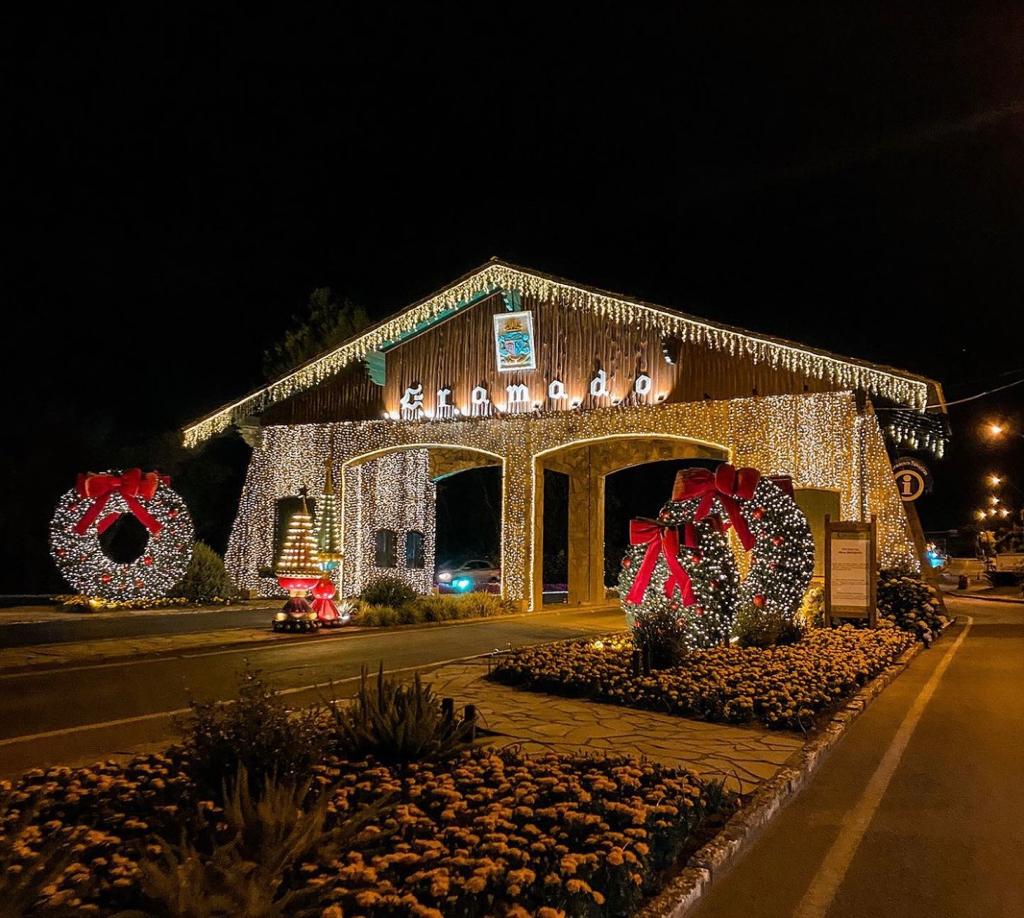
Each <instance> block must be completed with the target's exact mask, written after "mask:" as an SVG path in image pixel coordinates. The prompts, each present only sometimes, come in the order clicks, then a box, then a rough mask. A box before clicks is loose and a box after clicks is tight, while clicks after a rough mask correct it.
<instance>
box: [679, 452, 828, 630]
mask: <svg viewBox="0 0 1024 918" xmlns="http://www.w3.org/2000/svg"><path fill="white" fill-rule="evenodd" d="M672 500H673V503H674V504H678V509H679V514H680V517H681V518H682V519H689V518H692V519H693V520H695V521H699V520H703V519H705V518H707V517H709V516H712V515H714V516H718V517H719V518H720V519H721V520H722V522H723V524H724V525H725V526H726V528H728V527H730V526H731V527H732V528H733V529H734V530H735V532H736V536H737V538H738V539H739V541H740V544H741V545H742V546H743V549H744V551H749V552H750V569H749V571H748V572H747V576H746V577H744V578H743V580H742V582H741V583H740V589H739V595H738V597H737V604H736V607H737V609H739V608H742V607H744V606H747V605H752V606H753V607H754V608H755V609H760V610H763V611H764V612H771V613H775V614H777V615H779V616H781V618H782V620H783V621H786V622H791V621H792V620H793V616H794V615H795V614H796V612H797V610H798V609H799V608H800V602H801V601H802V599H803V596H804V593H805V592H806V590H807V585H808V584H809V583H810V582H811V577H812V575H813V574H814V538H813V537H812V536H811V527H810V526H809V525H808V524H807V519H806V517H805V516H804V514H803V511H802V510H801V509H800V508H799V507H798V506H797V503H796V501H795V500H794V499H793V482H792V479H790V478H789V477H788V476H784V475H780V476H773V477H771V478H767V477H764V476H762V475H761V473H760V472H759V471H758V470H757V469H754V468H749V467H747V468H739V469H737V468H735V467H734V466H733V465H730V464H729V463H727V462H724V463H722V464H721V465H720V466H718V468H716V469H715V471H714V472H710V471H708V470H707V469H686V470H684V471H683V472H680V473H679V475H678V476H677V477H676V483H675V487H674V488H673V493H672Z"/></svg>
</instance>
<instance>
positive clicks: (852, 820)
mask: <svg viewBox="0 0 1024 918" xmlns="http://www.w3.org/2000/svg"><path fill="white" fill-rule="evenodd" d="M966 618H967V625H966V626H965V627H964V630H963V631H961V632H960V634H959V636H958V637H957V639H956V640H955V641H954V642H953V645H952V646H951V647H950V648H949V650H947V651H946V655H945V656H944V657H943V658H942V659H941V660H940V661H939V665H938V666H936V667H935V671H934V672H933V673H932V674H931V677H930V678H929V679H928V681H927V682H926V683H925V685H924V688H922V689H921V691H920V693H919V694H918V696H917V698H915V699H914V703H913V704H912V705H911V706H910V710H909V711H907V713H906V715H905V716H904V718H903V721H902V722H901V723H900V726H899V729H898V730H897V731H896V733H895V735H894V736H893V738H892V742H891V743H890V744H889V748H888V749H887V750H886V751H885V755H884V756H883V757H882V760H881V762H879V763H878V767H877V768H876V769H875V771H874V773H873V774H872V775H871V778H870V779H869V780H868V783H867V786H866V787H865V788H864V792H863V793H862V794H861V795H860V799H859V800H858V801H857V803H856V805H855V806H854V808H853V809H852V810H851V811H850V812H849V813H847V815H846V817H845V818H844V819H843V824H842V827H841V828H840V830H839V836H838V837H837V838H836V840H835V841H834V842H833V843H832V847H831V848H829V850H828V854H826V855H825V859H824V861H823V862H822V865H821V867H820V868H818V872H817V873H816V874H815V875H814V878H813V879H812V880H811V883H810V885H809V886H808V888H807V892H806V893H804V897H803V899H801V900H800V904H799V905H798V906H797V908H796V911H794V912H793V918H823V916H824V915H825V913H826V912H827V911H828V909H829V906H831V904H832V900H833V899H834V898H835V895H836V893H837V892H838V890H839V887H840V885H841V884H842V882H843V879H844V878H845V876H846V872H847V870H848V869H849V867H850V864H851V862H852V861H853V857H854V855H855V854H856V853H857V848H858V847H859V846H860V843H861V840H862V839H863V838H864V834H865V833H866V832H867V830H868V826H870V825H871V820H872V819H873V818H874V815H875V812H876V811H877V810H878V806H879V804H880V803H881V802H882V797H883V796H885V792H886V790H887V789H888V787H889V782H890V781H891V780H892V776H893V775H894V774H895V773H896V769H897V768H898V767H899V764H900V759H901V758H902V757H903V753H904V752H905V751H906V748H907V746H908V745H909V743H910V738H911V737H912V736H913V734H914V730H915V729H916V728H917V724H918V722H919V721H920V720H921V716H922V715H923V714H924V710H925V708H926V707H927V706H928V702H929V701H931V698H932V695H934V694H935V690H936V689H937V688H938V687H939V682H941V681H942V676H943V674H944V673H945V672H946V670H947V669H948V668H949V664H950V662H952V660H953V655H954V654H955V653H956V652H957V651H958V650H959V649H960V645H961V644H963V642H964V638H966V637H967V633H968V632H969V631H970V630H971V625H972V624H973V623H974V619H973V618H971V616H969V615H968V616H966Z"/></svg>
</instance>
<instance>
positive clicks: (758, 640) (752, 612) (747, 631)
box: [733, 603, 802, 647]
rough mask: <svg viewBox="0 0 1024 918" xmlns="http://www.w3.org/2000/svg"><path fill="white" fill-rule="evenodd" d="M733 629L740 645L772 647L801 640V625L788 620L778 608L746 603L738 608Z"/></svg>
mask: <svg viewBox="0 0 1024 918" xmlns="http://www.w3.org/2000/svg"><path fill="white" fill-rule="evenodd" d="M733 631H734V632H735V634H736V637H737V638H738V639H739V645H740V647H772V646H774V645H775V644H792V643H794V642H795V641H799V640H800V636H801V634H802V631H801V630H800V626H799V625H797V624H795V623H793V622H789V621H786V619H785V618H784V617H783V615H782V613H781V612H779V611H778V610H777V609H758V608H757V607H756V606H755V605H754V604H753V603H744V604H743V605H741V606H740V607H739V609H737V610H736V619H735V621H734V623H733Z"/></svg>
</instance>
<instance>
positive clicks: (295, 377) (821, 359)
mask: <svg viewBox="0 0 1024 918" xmlns="http://www.w3.org/2000/svg"><path fill="white" fill-rule="evenodd" d="M499 290H500V291H506V292H508V291H512V292H515V293H517V294H518V295H519V296H520V297H531V298H534V299H536V300H538V301H540V302H544V303H556V304H559V305H562V306H564V307H567V308H569V309H582V310H586V311H590V312H593V313H595V314H596V315H599V316H602V317H604V318H607V319H609V320H611V321H614V322H622V323H628V324H630V325H633V326H636V327H639V328H643V329H649V330H651V331H652V332H654V333H656V334H658V335H660V336H662V337H663V338H664V337H666V336H667V337H672V338H676V339H678V340H679V341H681V342H683V343H689V344H694V345H698V346H701V347H706V348H709V349H711V350H716V351H721V352H722V353H725V354H728V355H729V356H730V357H749V358H750V359H751V360H752V361H753V362H754V363H756V364H767V365H769V366H771V367H773V368H775V369H782V370H788V371H791V372H795V373H800V374H802V375H804V376H808V377H811V378H813V379H820V380H827V381H828V382H829V383H830V384H833V385H835V386H837V387H838V388H841V389H859V390H862V391H865V392H868V393H870V394H872V395H876V396H879V397H881V398H885V399H888V400H889V401H892V402H896V403H897V404H900V405H908V406H910V407H911V408H916V409H923V408H924V407H925V405H926V404H927V399H928V384H927V383H926V382H925V381H924V380H922V379H919V378H915V377H912V376H909V375H901V374H899V373H894V372H890V371H888V370H884V369H881V368H879V367H874V366H869V365H865V364H861V363H857V362H855V361H852V360H846V359H843V358H841V357H836V356H832V355H830V354H825V353H821V352H819V351H814V350H811V349H809V348H806V347H801V346H799V345H797V344H793V343H790V342H785V341H779V340H775V339H771V338H765V337H761V336H758V335H754V334H752V333H749V332H745V331H741V330H739V329H734V328H729V327H726V326H722V325H716V324H713V323H711V322H706V321H702V320H700V319H696V318H694V317H692V316H687V315H684V314H682V313H678V312H674V311H672V310H668V309H665V308H663V307H659V306H653V305H651V304H648V303H641V302H638V301H634V300H627V299H623V298H621V297H615V296H610V295H608V294H605V293H599V292H597V291H593V290H588V289H586V288H583V287H578V286H575V285H573V284H569V283H565V282H563V281H558V280H555V279H553V278H548V277H544V276H542V275H539V274H535V273H532V272H529V271H525V270H522V269H520V268H514V267H512V266H511V265H505V264H502V263H500V262H491V263H489V264H487V265H485V266H483V267H482V268H480V269H479V270H478V271H475V272H474V273H473V274H471V275H470V276H469V277H467V278H465V279H464V280H462V281H460V282H458V283H455V284H453V285H451V286H450V287H447V288H446V289H445V290H442V291H441V292H440V293H438V294H436V295H434V296H432V297H428V298H427V299H425V300H421V301H420V302H419V303H415V304H414V305H412V306H410V307H409V308H408V309H405V310H404V311H402V312H400V313H398V314H397V315H395V316H394V317H392V318H390V319H387V320H385V321H384V322H381V323H380V324H378V325H375V326H374V327H373V328H371V329H370V330H369V331H366V332H364V333H363V334H361V335H359V336H357V337H355V338H353V339H352V340H350V341H347V342H345V343H344V344H342V345H341V346H340V347H337V348H335V349H334V350H333V351H331V352H329V353H327V354H325V355H323V356H322V357H318V358H317V359H315V360H312V361H310V362H309V363H307V364H304V365H303V366H301V367H299V368H298V369H297V370H295V371H293V372H291V373H289V374H287V375H286V376H283V377H282V378H281V379H279V380H277V381H275V382H273V383H271V384H270V385H268V386H264V387H263V388H261V389H258V390H256V391H255V392H252V393H250V394H249V395H247V396H245V397H244V398H241V399H239V400H238V401H236V402H233V403H232V404H230V405H226V406H225V407H224V408H221V409H220V410H218V411H215V412H214V413H212V414H210V415H208V416H207V417H205V418H203V419H201V420H199V421H197V422H196V423H195V424H191V425H189V426H188V427H186V428H185V432H184V440H185V445H186V446H196V445H198V444H199V443H202V442H203V441H204V440H207V439H209V438H210V437H212V436H215V435H216V434H218V433H220V432H221V431H223V430H226V429H227V428H228V427H230V426H231V424H232V423H234V421H236V420H238V419H240V418H243V417H246V416H249V415H252V414H259V413H260V412H261V411H263V410H265V409H266V408H268V407H270V406H271V405H274V404H276V403H277V402H280V401H282V400H284V399H286V398H289V397H290V396H292V395H295V394H297V393H299V392H304V391H306V390H308V389H311V388H313V387H314V386H317V385H319V384H320V383H322V382H324V381H325V380H326V379H328V378H329V377H331V376H333V375H334V374H335V373H338V372H339V371H340V370H342V369H344V368H345V367H346V366H348V365H349V364H351V363H353V362H354V361H357V360H362V359H363V358H364V357H366V355H367V354H368V353H370V352H371V351H376V350H378V349H379V348H381V347H385V346H387V345H388V344H390V343H392V342H394V341H396V340H397V339H400V338H401V337H403V336H405V335H409V334H411V333H413V332H414V331H417V330H418V329H419V328H421V327H422V325H423V323H429V322H431V321H432V320H434V319H436V318H438V317H439V316H443V315H446V314H448V313H450V312H451V311H452V310H453V309H455V308H456V307H458V306H459V305H461V304H465V303H467V302H471V301H473V300H474V298H478V297H479V296H480V295H481V294H488V293H492V292H497V291H499ZM481 413H482V412H481Z"/></svg>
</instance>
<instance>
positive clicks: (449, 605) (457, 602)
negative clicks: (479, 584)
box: [353, 591, 514, 628]
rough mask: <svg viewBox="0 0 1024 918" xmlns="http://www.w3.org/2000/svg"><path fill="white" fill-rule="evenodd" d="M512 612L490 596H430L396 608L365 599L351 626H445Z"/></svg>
mask: <svg viewBox="0 0 1024 918" xmlns="http://www.w3.org/2000/svg"><path fill="white" fill-rule="evenodd" d="M364 597H365V591H364ZM513 611H514V609H513V606H512V604H511V603H510V602H508V601H506V600H503V599H501V597H499V596H495V595H494V594H493V593H461V594H436V593H432V594H430V595H429V596H416V597H414V598H413V599H412V600H411V601H409V602H406V603H404V604H402V605H400V606H398V607H397V608H396V607H394V606H390V605H378V604H374V603H370V602H368V601H366V600H365V598H364V599H363V601H361V602H360V604H359V611H358V613H357V614H356V616H355V617H354V619H353V622H354V623H355V624H357V625H364V626H365V627H368V628H386V627H390V626H392V625H417V624H420V623H421V622H448V621H456V620H458V619H461V618H481V617H488V616H492V615H508V614H510V613H511V612H513Z"/></svg>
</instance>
